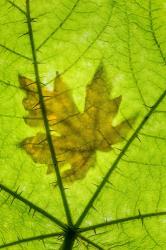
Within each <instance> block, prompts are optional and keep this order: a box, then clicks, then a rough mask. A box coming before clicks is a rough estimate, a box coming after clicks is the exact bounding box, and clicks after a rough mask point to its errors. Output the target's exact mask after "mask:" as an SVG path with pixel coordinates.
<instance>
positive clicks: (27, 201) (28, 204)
mask: <svg viewBox="0 0 166 250" xmlns="http://www.w3.org/2000/svg"><path fill="white" fill-rule="evenodd" d="M0 189H1V190H3V191H5V192H6V193H8V194H10V195H11V196H12V197H13V200H14V199H17V200H19V201H21V202H23V203H24V204H25V205H27V206H29V208H30V210H31V209H33V210H34V211H37V212H38V213H40V214H42V215H43V216H45V217H46V218H48V219H50V220H51V221H52V222H54V223H55V224H57V225H58V226H60V227H61V228H62V229H66V225H65V224H64V223H63V222H61V221H59V220H58V219H57V218H56V217H54V216H52V215H51V214H49V213H47V212H46V211H45V210H43V209H42V208H40V207H38V206H36V205H35V204H33V203H32V202H31V201H29V200H27V199H26V198H24V197H22V196H21V195H20V194H18V193H17V192H16V191H15V192H14V191H12V190H11V189H9V188H8V187H6V186H4V185H3V184H0Z"/></svg>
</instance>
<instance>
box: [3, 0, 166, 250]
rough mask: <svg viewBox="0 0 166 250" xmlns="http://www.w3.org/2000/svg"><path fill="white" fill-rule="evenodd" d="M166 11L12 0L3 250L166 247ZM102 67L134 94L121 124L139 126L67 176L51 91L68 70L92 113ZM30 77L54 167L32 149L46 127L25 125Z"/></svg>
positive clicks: (82, 0)
mask: <svg viewBox="0 0 166 250" xmlns="http://www.w3.org/2000/svg"><path fill="white" fill-rule="evenodd" d="M165 17H166V1H165V0H157V1H155V0H146V1H145V0H128V1H127V0H91V1H88V0H70V1H69V0H57V1H55V0H47V1H45V0H33V1H32V0H24V1H23V0H22V1H20V0H0V28H1V29H0V30H1V32H0V189H1V192H0V249H13V250H18V249H23V250H39V249H40V250H42V249H48V250H53V249H55V250H56V249H61V250H70V249H76V250H77V249H78V250H84V249H90V250H91V249H92V250H93V249H104V250H109V249H117V250H121V249H122V250H128V249H129V250H137V249H139V250H143V249H146V250H151V249H154V250H160V249H162V250H164V249H166V238H165V232H166V196H165V193H166V185H165V183H166V170H165V168H166V154H165V150H166V130H165V124H166V110H165V104H166V102H165V95H166V91H165V84H166V77H165V69H166V41H165V37H166V18H165ZM101 62H102V64H103V65H104V68H105V70H106V72H107V75H108V85H109V86H108V87H109V90H111V91H110V93H111V96H110V98H111V99H113V98H116V97H118V96H122V102H121V105H120V109H119V112H118V115H117V116H116V118H115V120H114V125H115V126H116V124H119V123H120V122H121V121H123V120H125V119H129V118H130V117H136V118H135V122H134V124H132V125H131V131H130V134H129V135H128V137H126V138H125V139H124V140H123V142H119V143H117V144H115V145H113V146H112V150H111V151H109V152H99V151H98V152H97V154H96V157H97V159H96V163H95V165H94V166H93V167H91V168H90V169H89V171H88V173H87V175H86V177H85V178H83V179H81V180H77V181H74V182H73V183H70V184H67V183H65V182H64V183H63V180H62V178H61V175H60V171H59V168H58V167H57V162H56V149H54V147H53V145H52V134H51V131H50V128H49V124H48V120H47V117H46V115H45V112H44V107H45V101H44V98H43V96H42V92H41V91H40V90H41V88H42V86H43V85H44V86H46V87H48V88H49V89H51V87H52V84H53V81H54V78H55V76H56V74H57V72H58V73H59V74H60V75H61V76H62V77H63V79H64V81H65V82H66V83H67V85H68V86H69V89H70V90H71V94H72V96H73V99H74V101H75V103H76V105H77V107H78V110H79V111H80V112H83V110H84V105H85V96H86V86H87V85H88V84H89V83H90V82H91V80H92V78H93V76H94V74H95V72H96V69H97V68H98V66H99V65H100V64H101ZM18 75H23V76H26V77H27V78H30V79H32V80H33V81H34V82H36V84H37V87H38V93H39V104H40V108H41V110H42V119H43V121H44V124H45V127H44V128H43V130H44V131H43V132H44V133H46V135H47V142H48V144H49V149H50V153H51V159H52V164H53V165H54V168H55V171H54V173H52V174H46V172H47V166H46V165H44V164H39V163H35V162H34V161H33V160H32V159H31V157H30V156H29V155H28V154H26V152H25V151H24V150H23V149H22V147H21V142H22V141H23V140H24V139H25V138H28V137H31V136H34V135H35V134H36V133H38V132H41V131H40V129H39V128H37V127H36V128H34V127H30V126H28V125H27V124H26V123H25V120H24V117H25V116H27V111H25V109H24V106H23V104H22V101H23V99H24V98H25V92H24V91H23V89H22V88H21V87H20V85H19V80H18ZM101 95H102V92H101ZM105 123H107V120H105Z"/></svg>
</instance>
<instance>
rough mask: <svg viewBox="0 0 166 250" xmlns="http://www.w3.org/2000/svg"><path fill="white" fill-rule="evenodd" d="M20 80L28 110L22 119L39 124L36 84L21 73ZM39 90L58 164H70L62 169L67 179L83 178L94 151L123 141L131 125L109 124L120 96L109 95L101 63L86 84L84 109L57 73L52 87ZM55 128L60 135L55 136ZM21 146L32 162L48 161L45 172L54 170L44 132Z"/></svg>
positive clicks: (89, 165)
mask: <svg viewBox="0 0 166 250" xmlns="http://www.w3.org/2000/svg"><path fill="white" fill-rule="evenodd" d="M19 80H20V85H21V87H22V88H23V89H24V90H25V91H26V95H27V96H26V98H24V100H23V105H24V107H25V109H26V110H27V111H29V115H28V116H27V117H26V118H25V121H26V123H27V124H29V125H30V126H39V125H40V124H41V123H42V119H41V117H42V114H41V110H40V104H39V99H38V93H37V89H36V84H35V83H34V82H33V81H31V80H29V79H27V78H25V77H21V76H20V77H19ZM42 92H43V96H44V99H45V105H46V112H47V118H48V121H49V124H50V128H51V131H52V138H53V143H54V146H55V150H56V155H57V158H58V163H59V166H60V167H61V166H63V165H64V164H65V163H69V164H70V169H67V170H65V171H63V172H62V177H63V178H64V180H66V181H74V180H76V179H81V178H83V177H84V176H85V175H86V172H87V170H88V169H89V168H90V167H91V166H94V165H95V158H96V157H95V154H96V151H97V150H99V151H103V152H107V151H110V150H111V146H112V145H113V144H115V143H118V142H120V141H122V140H123V139H124V138H125V137H126V135H127V133H128V131H129V130H130V128H131V127H130V123H129V121H128V120H125V121H122V122H121V123H120V124H118V125H117V126H113V125H112V123H113V120H114V118H115V116H116V115H117V112H118V109H119V105H120V103H121V96H119V97H117V98H115V99H110V91H109V88H108V86H107V79H106V73H105V72H104V69H103V67H102V66H100V67H99V68H98V69H97V71H96V73H95V75H94V77H93V80H92V81H91V83H90V84H89V85H88V86H87V89H86V100H85V108H84V112H83V113H80V112H79V111H78V109H77V107H76V105H75V104H74V101H73V98H72V95H71V92H70V90H69V89H68V88H67V86H66V85H65V83H64V82H63V80H62V78H61V77H60V76H57V77H56V79H55V81H54V89H53V90H52V91H51V90H48V89H47V87H42ZM55 132H57V133H59V136H55ZM22 146H23V148H24V149H25V150H26V152H27V153H28V154H30V155H31V157H32V158H33V160H34V161H35V162H37V163H45V164H47V165H48V171H47V172H48V173H50V172H52V171H53V167H51V163H52V159H51V156H50V153H49V146H48V143H47V138H46V135H45V134H43V133H38V134H37V135H36V136H34V137H30V138H26V139H25V140H24V141H23V142H22Z"/></svg>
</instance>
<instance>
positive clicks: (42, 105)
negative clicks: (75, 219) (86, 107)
mask: <svg viewBox="0 0 166 250" xmlns="http://www.w3.org/2000/svg"><path fill="white" fill-rule="evenodd" d="M26 11H27V13H26V18H27V25H28V34H29V39H30V45H31V50H32V57H33V65H34V72H35V78H36V79H35V81H36V85H37V90H38V95H39V103H40V108H41V112H42V116H43V122H44V127H45V131H46V137H47V142H48V146H49V150H50V154H51V158H52V162H53V166H54V169H55V173H56V177H57V184H58V187H59V190H60V193H61V197H62V201H63V205H64V209H65V213H66V218H67V221H68V224H69V225H72V219H71V213H70V209H69V205H68V201H67V197H66V194H65V190H64V186H63V183H62V179H61V175H60V171H59V168H58V161H57V158H56V152H55V148H54V145H53V141H52V137H51V133H50V128H49V122H48V118H47V110H46V106H45V103H44V97H43V94H42V88H41V81H40V75H39V68H38V62H37V54H36V48H35V42H34V36H33V30H32V23H31V22H32V21H33V19H32V18H31V15H30V3H29V0H26Z"/></svg>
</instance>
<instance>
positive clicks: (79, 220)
mask: <svg viewBox="0 0 166 250" xmlns="http://www.w3.org/2000/svg"><path fill="white" fill-rule="evenodd" d="M165 96H166V90H165V91H164V92H163V93H162V94H161V95H160V97H159V98H158V100H157V101H156V102H155V103H154V105H153V106H152V108H151V109H150V111H149V112H148V113H147V114H146V115H145V117H144V118H143V120H142V121H141V122H140V124H139V125H138V127H137V129H136V130H135V131H134V133H133V134H132V136H131V137H130V138H129V140H128V141H127V143H126V144H125V146H124V147H123V149H122V151H121V152H120V154H119V155H118V157H117V158H116V160H115V161H114V162H113V164H112V166H111V167H110V168H109V170H108V172H107V173H106V175H105V176H104V178H103V180H102V182H101V183H100V184H99V186H98V188H97V189H96V191H95V192H94V194H93V195H92V197H91V199H90V200H89V202H88V203H87V205H86V207H85V208H84V210H83V212H82V214H81V216H80V217H79V218H78V220H77V222H76V224H75V227H79V226H80V224H81V223H82V221H83V220H84V218H85V217H86V215H87V213H88V212H89V210H90V209H91V208H92V207H93V203H94V201H95V200H96V198H97V197H98V195H99V194H100V192H101V190H102V188H103V187H104V185H105V184H106V183H107V181H108V178H109V177H110V175H111V174H112V173H113V172H114V170H115V169H116V167H117V165H118V163H119V161H120V160H121V158H122V156H123V155H124V154H125V152H126V151H127V150H128V148H129V146H130V145H131V143H132V142H133V140H134V139H135V138H136V137H137V135H138V133H139V131H140V130H141V129H142V128H143V126H144V125H145V123H146V122H147V120H148V119H149V118H150V116H151V115H152V113H153V112H154V111H155V109H156V108H157V107H158V105H159V104H160V103H161V101H162V100H163V99H164V97H165Z"/></svg>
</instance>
